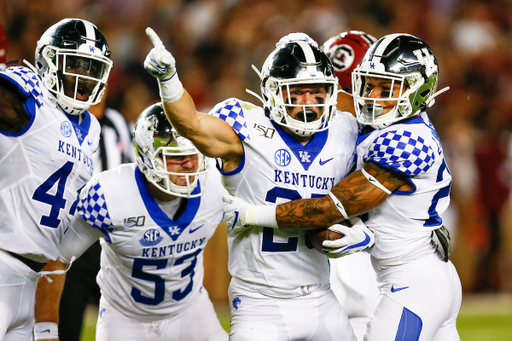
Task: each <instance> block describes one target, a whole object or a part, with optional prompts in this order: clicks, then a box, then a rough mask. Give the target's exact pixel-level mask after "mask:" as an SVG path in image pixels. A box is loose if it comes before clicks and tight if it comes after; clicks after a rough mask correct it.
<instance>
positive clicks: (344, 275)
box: [322, 31, 379, 341]
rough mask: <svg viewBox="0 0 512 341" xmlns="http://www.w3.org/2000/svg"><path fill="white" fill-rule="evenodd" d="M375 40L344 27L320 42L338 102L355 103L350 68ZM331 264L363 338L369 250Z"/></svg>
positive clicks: (370, 281) (369, 291)
mask: <svg viewBox="0 0 512 341" xmlns="http://www.w3.org/2000/svg"><path fill="white" fill-rule="evenodd" d="M376 41H377V39H375V38H374V37H373V36H371V35H369V34H367V33H365V32H362V31H347V32H342V33H340V34H338V35H335V36H333V37H331V38H329V39H328V40H327V41H326V42H325V43H324V44H323V46H322V50H323V51H324V52H325V53H326V54H327V56H328V57H329V58H330V59H331V61H332V64H333V66H334V73H335V74H336V76H337V77H338V83H339V85H340V87H341V89H342V90H343V92H342V93H339V95H338V104H339V105H340V106H341V105H342V103H343V102H342V101H343V100H342V99H341V98H342V97H344V96H345V97H346V98H348V104H349V105H352V106H353V105H354V104H353V103H354V102H353V99H352V96H346V93H348V94H350V95H351V94H352V71H353V70H354V69H355V68H356V66H358V65H359V63H360V62H361V60H362V59H363V57H364V55H365V53H366V51H368V49H369V48H370V46H371V45H372V44H373V43H375V42H376ZM338 109H340V107H338ZM330 264H331V277H330V282H331V288H332V290H333V291H334V294H335V295H336V297H337V298H338V300H339V301H340V303H341V305H342V306H343V308H344V309H345V311H346V313H347V315H348V317H349V321H350V323H351V324H352V327H353V328H354V333H355V334H356V337H357V339H358V340H359V341H362V340H363V336H364V333H365V332H366V326H367V324H368V322H369V321H370V316H371V314H372V312H373V310H374V309H375V306H376V305H377V300H378V298H379V289H378V288H377V280H376V276H375V271H374V270H373V268H372V265H371V263H370V254H369V253H367V252H357V253H355V254H354V255H351V256H350V257H340V258H332V259H331V260H330Z"/></svg>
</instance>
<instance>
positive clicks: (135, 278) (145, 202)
mask: <svg viewBox="0 0 512 341" xmlns="http://www.w3.org/2000/svg"><path fill="white" fill-rule="evenodd" d="M134 147H135V154H136V159H137V163H131V164H124V165H120V166H119V167H117V168H115V169H112V170H108V171H104V172H101V173H99V174H98V175H95V176H94V177H93V178H92V179H91V180H90V181H89V182H88V183H87V185H86V186H85V187H84V189H83V190H82V191H81V193H80V198H79V201H78V205H77V213H76V215H75V219H74V220H73V221H72V223H71V225H70V227H69V229H68V231H67V232H66V234H65V236H64V238H63V240H62V242H61V245H60V252H61V255H62V258H61V259H62V260H63V261H64V262H65V263H69V262H70V260H71V259H72V258H73V257H79V256H80V255H81V254H82V253H83V252H84V251H85V250H86V249H87V248H88V247H89V246H90V245H92V244H93V243H94V242H95V241H96V240H98V239H99V240H100V243H101V248H102V252H101V269H100V272H99V274H98V276H97V281H98V284H99V286H100V288H101V299H100V306H99V316H98V321H97V326H96V340H99V341H126V340H134V341H135V340H152V341H159V340H161V341H164V340H165V341H205V340H211V341H214V340H215V341H217V340H218V341H221V340H222V341H226V340H227V339H228V335H227V333H226V332H225V331H224V329H223V328H222V327H221V325H220V323H219V321H218V319H217V315H216V314H215V310H214V308H213V304H212V302H211V301H210V299H209V297H208V293H207V291H206V289H205V288H204V287H203V276H204V268H203V249H204V247H205V246H206V243H207V241H208V239H210V237H211V236H212V235H213V233H214V232H215V229H216V227H217V225H218V224H219V223H220V222H221V221H222V215H223V211H222V208H223V206H224V203H223V202H222V195H223V193H226V191H225V190H224V188H223V187H222V184H221V182H220V175H219V173H218V172H217V171H215V169H213V170H212V171H210V168H211V167H210V159H208V158H205V157H204V156H203V155H202V154H201V153H199V152H198V150H197V148H195V147H194V145H193V144H192V143H191V142H190V141H189V140H187V139H185V138H183V137H182V136H179V135H178V134H177V133H176V130H174V128H173V127H172V126H171V124H170V123H169V121H168V120H167V118H166V117H165V114H164V112H163V109H162V105H161V103H157V104H154V105H152V106H150V107H148V108H147V109H146V110H145V111H143V112H142V113H141V115H140V116H139V118H138V119H137V122H136V123H135V129H134ZM213 168H215V167H213ZM209 175H210V177H211V179H209ZM207 185H208V186H207ZM222 226H224V224H223V225H222ZM51 294H52V295H53V296H52V299H54V300H58V297H59V292H58V291H55V292H53V293H51Z"/></svg>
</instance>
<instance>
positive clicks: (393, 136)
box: [363, 130, 435, 177]
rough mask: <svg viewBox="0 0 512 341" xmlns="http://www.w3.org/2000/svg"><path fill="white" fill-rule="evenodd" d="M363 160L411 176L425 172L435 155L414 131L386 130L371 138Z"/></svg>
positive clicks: (430, 165)
mask: <svg viewBox="0 0 512 341" xmlns="http://www.w3.org/2000/svg"><path fill="white" fill-rule="evenodd" d="M363 161H364V162H373V163H375V164H376V165H378V166H380V167H383V168H387V169H389V170H392V171H395V172H399V173H401V174H403V175H405V176H407V177H413V176H417V175H420V174H423V173H426V172H427V171H428V170H429V169H430V168H431V167H432V165H433V164H434V161H435V156H434V151H433V149H432V147H431V146H430V145H429V144H428V143H426V141H425V139H424V138H423V137H421V136H419V135H417V134H416V133H413V132H411V131H408V130H388V131H384V132H382V134H380V135H379V136H378V137H377V138H375V139H374V140H373V142H372V143H371V144H370V145H369V147H368V150H367V152H366V155H365V156H364V157H363Z"/></svg>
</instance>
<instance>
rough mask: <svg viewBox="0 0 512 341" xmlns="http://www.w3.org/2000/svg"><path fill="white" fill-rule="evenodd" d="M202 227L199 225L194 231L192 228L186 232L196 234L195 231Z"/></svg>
mask: <svg viewBox="0 0 512 341" xmlns="http://www.w3.org/2000/svg"><path fill="white" fill-rule="evenodd" d="M203 225H204V224H203ZM203 225H200V226H198V227H196V228H195V229H192V228H191V229H190V230H189V231H188V233H194V232H196V231H197V230H199V229H200V228H201V227H203Z"/></svg>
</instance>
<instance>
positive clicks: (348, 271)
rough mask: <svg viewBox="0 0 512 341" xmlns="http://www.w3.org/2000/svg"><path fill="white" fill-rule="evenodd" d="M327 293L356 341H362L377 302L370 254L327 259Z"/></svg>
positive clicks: (377, 293) (376, 290)
mask: <svg viewBox="0 0 512 341" xmlns="http://www.w3.org/2000/svg"><path fill="white" fill-rule="evenodd" d="M329 263H330V264H331V277H330V281H331V289H332V291H333V292H334V295H336V298H337V299H338V301H339V302H340V304H341V306H342V307H343V309H344V310H345V312H346V313H347V316H348V320H349V321H350V324H351V325H352V328H353V329H354V334H356V337H357V340H358V341H363V337H364V334H365V333H366V328H367V325H368V322H369V321H370V316H371V315H372V313H373V311H374V310H375V307H376V306H377V302H378V300H379V288H378V286H377V275H376V274H375V270H373V267H372V263H371V261H370V254H369V253H367V252H357V253H354V254H352V255H350V256H347V257H341V258H334V259H329Z"/></svg>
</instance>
